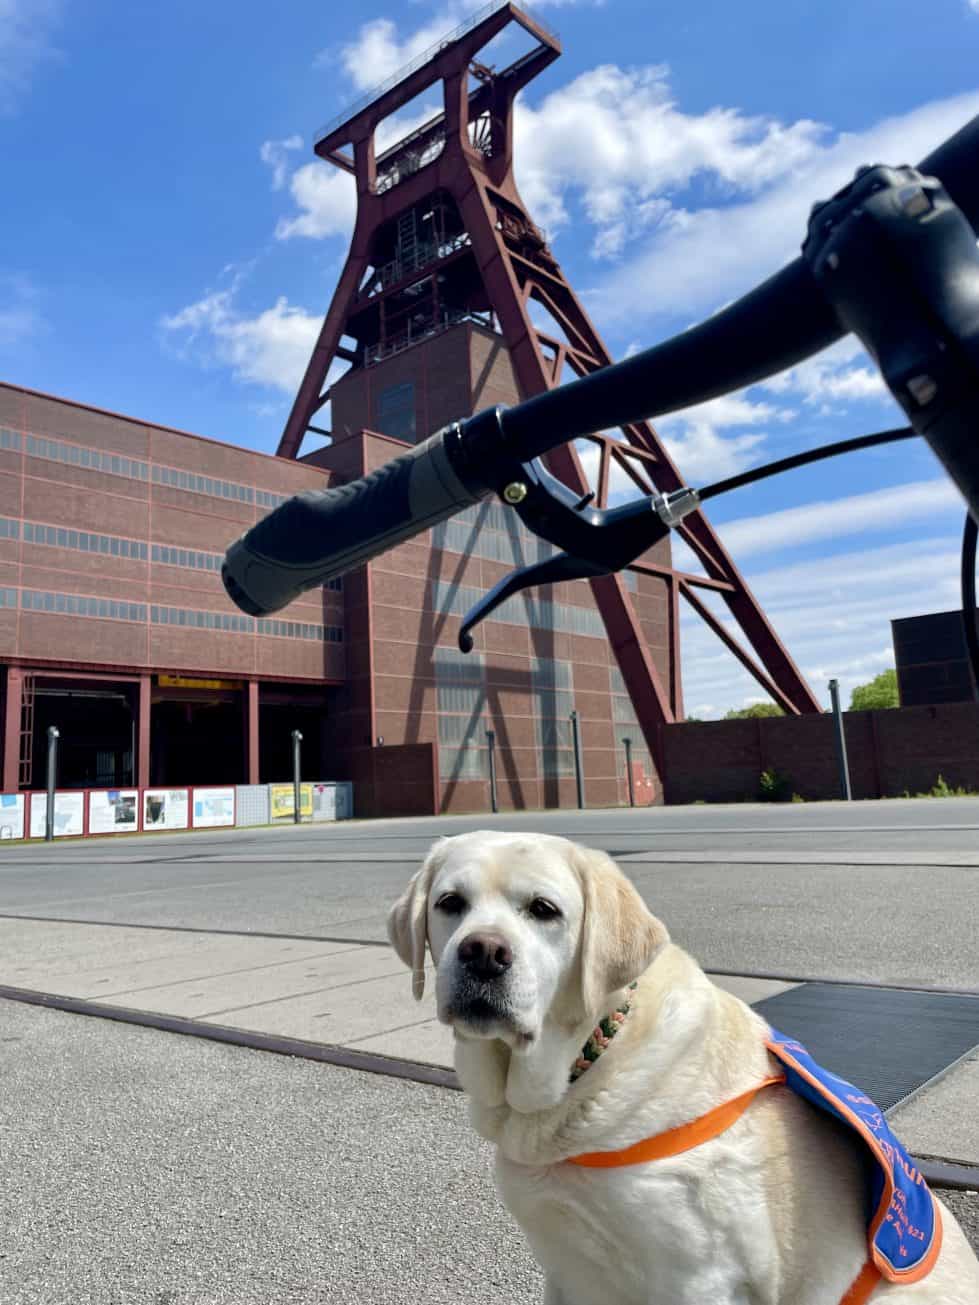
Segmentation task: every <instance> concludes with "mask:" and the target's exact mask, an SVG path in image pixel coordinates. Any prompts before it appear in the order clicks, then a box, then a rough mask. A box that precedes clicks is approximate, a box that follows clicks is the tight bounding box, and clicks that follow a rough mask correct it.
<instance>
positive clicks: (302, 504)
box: [221, 426, 486, 616]
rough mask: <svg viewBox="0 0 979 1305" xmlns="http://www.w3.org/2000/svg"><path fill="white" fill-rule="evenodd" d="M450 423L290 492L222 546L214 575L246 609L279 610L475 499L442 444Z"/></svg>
mask: <svg viewBox="0 0 979 1305" xmlns="http://www.w3.org/2000/svg"><path fill="white" fill-rule="evenodd" d="M456 434H457V428H456V427H455V426H447V427H445V428H444V429H443V430H440V431H437V432H436V434H434V435H432V436H430V437H429V438H428V439H427V440H425V441H424V443H422V444H419V445H418V446H417V447H416V448H413V449H412V450H411V451H410V452H408V453H405V454H402V456H401V457H400V458H395V459H394V460H393V461H391V462H386V463H385V464H384V466H382V467H378V468H377V470H376V471H372V472H370V474H369V475H367V476H364V477H362V479H360V480H355V481H353V482H351V483H350V484H349V485H339V486H337V487H336V488H335V489H313V490H306V491H305V492H304V493H302V494H297V495H296V496H295V498H291V499H289V501H288V502H286V503H283V504H281V505H280V506H279V507H277V508H276V509H275V511H274V512H270V513H269V515H268V516H267V517H264V518H263V519H262V520H261V521H259V522H258V523H257V524H256V525H254V526H252V528H251V529H250V530H248V531H247V532H246V533H245V534H244V535H242V536H241V538H240V539H238V540H236V541H235V542H234V543H233V544H232V545H231V547H230V548H229V549H228V551H227V553H226V555H225V559H224V564H223V566H222V567H221V579H222V580H223V581H224V587H225V589H226V590H227V591H228V594H229V595H230V597H231V599H232V600H233V601H234V602H235V603H236V604H237V605H238V607H240V608H241V610H242V611H243V612H248V613H249V615H251V616H265V615H266V614H267V613H269V612H275V611H278V610H279V608H281V607H285V606H286V604H287V603H290V602H292V600H293V599H294V598H296V597H298V595H299V594H301V593H302V592H303V591H304V590H306V589H313V588H315V586H316V585H321V584H323V583H324V582H325V581H327V580H329V579H331V578H332V577H333V576H338V575H342V574H343V573H344V572H345V571H349V570H350V569H351V568H352V567H355V566H359V565H360V564H361V563H362V562H367V561H369V560H370V559H371V558H372V557H376V556H377V554H378V553H383V552H385V551H386V550H387V549H389V548H393V547H394V546H395V544H399V543H401V542H402V541H403V540H406V539H410V538H411V537H412V536H413V535H417V534H419V533H420V532H421V531H423V530H427V529H428V528H429V527H431V526H434V525H437V524H438V523H439V522H440V521H444V520H446V518H447V517H451V516H454V515H455V513H456V512H460V511H462V509H463V508H466V507H469V506H470V505H471V504H472V503H475V502H477V501H478V499H479V498H481V497H482V496H483V495H484V494H485V493H486V490H485V489H484V488H482V487H481V486H480V487H479V488H478V489H471V488H470V487H469V486H468V485H467V484H466V483H464V481H463V480H462V479H461V478H460V476H459V475H458V474H457V472H456V470H455V469H454V467H453V465H452V462H451V460H450V458H449V454H448V452H447V450H446V437H447V436H451V435H456Z"/></svg>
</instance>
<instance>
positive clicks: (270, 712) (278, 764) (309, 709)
mask: <svg viewBox="0 0 979 1305" xmlns="http://www.w3.org/2000/svg"><path fill="white" fill-rule="evenodd" d="M326 710H327V709H326V707H325V706H321V705H319V704H316V705H309V704H306V703H289V704H284V703H264V702H263V703H262V704H261V707H260V709H259V718H258V721H259V724H258V728H259V776H258V777H259V782H260V783H262V784H284V783H286V782H287V781H288V780H290V779H291V778H292V731H293V730H299V732H300V733H301V734H302V736H303V741H302V756H301V766H302V773H303V778H304V779H312V780H317V779H336V778H337V776H336V775H334V774H331V773H329V767H328V766H327V758H326V755H325V754H326V748H325V746H324V736H325V723H326Z"/></svg>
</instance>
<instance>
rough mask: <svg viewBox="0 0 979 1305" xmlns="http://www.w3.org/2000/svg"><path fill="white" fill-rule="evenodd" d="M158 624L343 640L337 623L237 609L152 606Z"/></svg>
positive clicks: (284, 636)
mask: <svg viewBox="0 0 979 1305" xmlns="http://www.w3.org/2000/svg"><path fill="white" fill-rule="evenodd" d="M150 619H151V621H152V622H153V623H154V624H155V625H177V626H184V627H187V628H191V629H198V630H228V631H230V632H231V633H233V634H254V633H258V634H264V635H272V636H274V637H276V638H281V639H315V640H316V641H317V642H319V643H324V642H325V643H343V630H342V629H341V628H340V627H339V626H335V625H327V626H323V625H313V624H309V623H306V622H304V621H280V620H268V619H265V618H262V619H260V620H257V621H256V619H255V618H254V617H253V616H243V615H239V613H237V612H201V611H197V610H195V609H191V608H186V607H156V606H154V607H151V608H150Z"/></svg>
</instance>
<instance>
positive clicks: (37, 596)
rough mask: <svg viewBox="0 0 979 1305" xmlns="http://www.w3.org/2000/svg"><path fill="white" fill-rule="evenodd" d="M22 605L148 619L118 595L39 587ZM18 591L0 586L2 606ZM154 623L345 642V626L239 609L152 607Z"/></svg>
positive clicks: (141, 607)
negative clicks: (268, 616)
mask: <svg viewBox="0 0 979 1305" xmlns="http://www.w3.org/2000/svg"><path fill="white" fill-rule="evenodd" d="M20 602H21V607H22V608H23V609H24V610H25V611H29V612H56V613H61V614H63V615H66V616H97V617H101V618H102V619H103V620H110V621H139V622H145V621H146V611H147V608H146V604H145V603H129V602H125V601H123V600H121V599H115V598H90V597H88V596H86V595H83V594H58V593H47V592H45V591H43V590H39V589H24V590H22V591H21V600H20ZM16 606H17V591H16V590H15V589H0V607H16ZM149 615H150V621H151V622H152V624H154V625H176V626H184V627H188V628H192V629H199V630H227V631H229V632H231V633H233V634H252V633H255V632H256V631H257V633H258V634H263V635H272V636H275V637H278V638H284V639H314V640H317V641H318V642H321V643H323V642H325V643H343V630H342V629H340V628H339V627H338V626H335V625H327V626H322V625H312V624H306V623H304V622H299V621H279V620H264V619H263V620H260V621H257V622H256V620H255V618H254V617H251V616H244V615H239V614H238V613H237V612H199V611H192V610H188V609H186V608H182V607H158V606H156V605H153V606H151V607H150V609H149Z"/></svg>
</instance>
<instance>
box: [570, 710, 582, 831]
mask: <svg viewBox="0 0 979 1305" xmlns="http://www.w3.org/2000/svg"><path fill="white" fill-rule="evenodd" d="M571 742H572V743H573V744H574V778H575V785H576V787H577V789H578V808H579V810H581V811H584V809H585V776H584V772H583V770H582V766H581V731H580V729H579V728H578V713H577V712H576V711H573V712H572V713H571Z"/></svg>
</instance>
